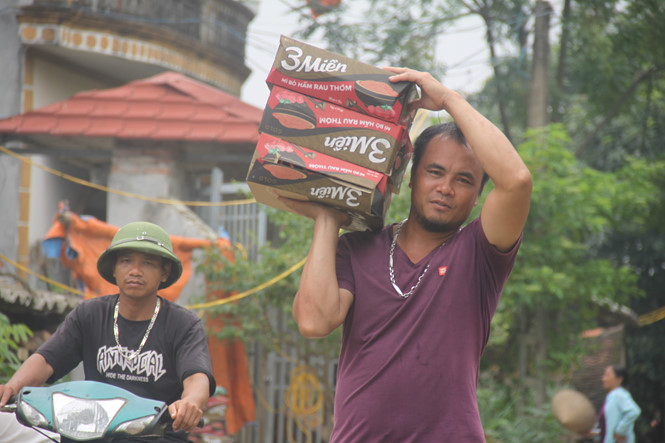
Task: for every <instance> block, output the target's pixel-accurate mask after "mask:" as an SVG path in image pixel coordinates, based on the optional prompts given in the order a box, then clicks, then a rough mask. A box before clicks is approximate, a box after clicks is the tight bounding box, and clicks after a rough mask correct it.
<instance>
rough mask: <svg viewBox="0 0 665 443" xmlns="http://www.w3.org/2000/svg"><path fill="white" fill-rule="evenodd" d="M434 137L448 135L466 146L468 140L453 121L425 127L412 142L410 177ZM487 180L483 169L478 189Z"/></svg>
mask: <svg viewBox="0 0 665 443" xmlns="http://www.w3.org/2000/svg"><path fill="white" fill-rule="evenodd" d="M435 137H441V138H446V137H449V138H451V139H453V140H454V141H455V142H457V143H459V144H460V145H464V146H467V145H468V142H467V141H466V137H465V136H464V133H463V132H462V130H461V129H460V128H459V126H457V123H455V121H451V122H446V123H439V124H438V125H433V126H430V127H429V128H427V129H425V130H424V131H423V132H421V133H420V135H419V136H418V137H417V138H416V141H415V143H414V144H413V157H412V159H411V177H412V178H413V176H414V175H415V173H416V169H418V165H419V164H420V160H421V159H422V158H423V154H424V153H425V148H427V145H429V143H430V142H431V141H432V139H434V138H435ZM487 180H489V176H488V175H487V173H485V171H483V179H482V181H481V183H480V191H481V192H482V190H483V188H484V187H485V183H487Z"/></svg>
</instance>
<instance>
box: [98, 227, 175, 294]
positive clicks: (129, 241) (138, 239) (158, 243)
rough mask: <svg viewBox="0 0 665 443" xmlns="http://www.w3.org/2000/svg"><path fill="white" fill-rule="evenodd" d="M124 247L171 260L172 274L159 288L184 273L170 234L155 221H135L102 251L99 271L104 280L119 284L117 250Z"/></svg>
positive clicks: (171, 282) (164, 286)
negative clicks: (116, 272) (116, 277)
mask: <svg viewBox="0 0 665 443" xmlns="http://www.w3.org/2000/svg"><path fill="white" fill-rule="evenodd" d="M122 249H131V250H132V251H139V252H144V253H146V254H155V255H159V256H160V257H163V258H165V259H167V260H171V262H172V263H173V266H171V275H169V277H168V278H167V279H166V281H165V282H162V283H161V284H160V285H159V289H164V288H168V287H169V286H171V285H172V284H173V283H175V282H176V281H177V280H178V279H179V278H180V275H181V274H182V263H181V262H180V259H179V258H178V256H177V255H175V254H174V253H173V246H172V245H171V239H170V238H169V235H168V234H167V233H166V231H164V229H162V228H161V227H159V226H157V225H156V224H154V223H148V222H133V223H128V224H126V225H125V226H123V227H122V228H120V230H118V232H117V233H116V234H115V236H114V237H113V240H112V241H111V246H109V247H108V248H107V249H106V251H104V252H102V254H101V255H100V256H99V259H98V260H97V271H98V272H99V275H101V276H102V277H104V280H106V281H108V282H110V283H112V284H114V285H115V284H117V283H116V281H115V277H114V276H113V268H114V266H115V256H116V252H118V251H120V250H122Z"/></svg>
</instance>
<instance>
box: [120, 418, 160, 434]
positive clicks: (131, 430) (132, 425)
mask: <svg viewBox="0 0 665 443" xmlns="http://www.w3.org/2000/svg"><path fill="white" fill-rule="evenodd" d="M154 419H155V415H148V416H147V417H141V418H137V419H135V420H129V421H126V422H124V423H120V424H119V425H118V426H117V427H116V428H115V432H124V433H126V434H129V435H136V434H138V433H139V432H143V431H144V430H145V429H147V428H148V426H150V424H151V423H152V421H153V420H154Z"/></svg>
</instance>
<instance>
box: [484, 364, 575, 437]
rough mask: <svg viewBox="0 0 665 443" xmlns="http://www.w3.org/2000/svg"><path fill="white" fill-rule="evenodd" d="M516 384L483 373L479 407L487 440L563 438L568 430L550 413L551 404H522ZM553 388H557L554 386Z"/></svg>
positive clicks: (487, 372)
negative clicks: (518, 398) (516, 394)
mask: <svg viewBox="0 0 665 443" xmlns="http://www.w3.org/2000/svg"><path fill="white" fill-rule="evenodd" d="M515 388H516V386H512V385H511V384H509V383H506V381H505V380H498V379H496V378H495V377H494V376H493V372H492V371H486V372H484V373H483V374H482V375H481V377H480V382H479V386H478V393H477V398H478V408H479V410H480V418H481V421H482V423H483V429H484V430H485V436H486V438H487V442H488V443H493V442H497V443H498V442H527V441H528V442H555V441H564V440H563V439H562V437H563V436H564V435H565V434H566V433H567V431H565V430H564V429H563V428H562V427H561V425H559V423H558V422H557V421H556V420H555V419H554V416H553V415H552V414H551V411H550V409H549V405H540V406H538V405H535V404H533V401H532V400H530V401H529V402H528V405H527V406H523V405H520V404H519V403H518V402H517V400H516V398H517V397H516V396H515V395H514V390H515ZM553 390H554V389H553Z"/></svg>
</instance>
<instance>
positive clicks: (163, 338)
mask: <svg viewBox="0 0 665 443" xmlns="http://www.w3.org/2000/svg"><path fill="white" fill-rule="evenodd" d="M97 270H98V271H99V274H100V275H101V276H102V277H103V278H104V279H105V280H107V281H109V282H111V283H113V284H115V285H117V286H118V289H119V292H118V293H117V294H113V295H106V296H102V297H97V298H93V299H90V300H86V301H84V302H82V303H81V304H79V305H78V306H77V307H76V308H75V309H74V310H73V311H72V312H71V313H70V314H69V315H67V317H66V318H65V321H64V322H63V323H62V324H61V325H60V326H59V327H58V329H57V331H56V332H55V333H54V334H53V336H52V337H51V338H50V339H49V340H48V341H47V342H46V343H44V344H43V345H42V346H41V347H40V348H39V349H37V351H36V352H35V354H33V355H32V356H30V357H29V358H28V359H27V360H26V361H25V362H24V363H23V365H21V367H20V368H19V369H18V370H17V371H16V373H15V374H14V375H13V376H12V378H11V379H10V380H9V381H8V382H7V384H5V385H0V407H1V406H4V405H5V404H6V403H7V402H8V400H9V399H10V397H12V396H15V395H17V394H18V393H19V391H20V389H21V388H23V387H25V386H40V385H42V384H44V383H53V382H55V381H57V380H58V379H60V378H61V377H63V376H65V375H67V374H68V373H69V372H70V371H71V370H72V369H74V368H75V367H76V366H77V365H78V364H79V363H80V362H82V363H83V369H84V373H85V379H86V380H93V381H97V382H102V383H107V384H111V385H114V386H118V387H121V388H124V389H126V390H128V391H130V392H132V393H134V394H136V395H138V396H141V397H145V398H149V399H154V400H159V401H163V402H165V403H166V404H168V405H169V406H168V411H169V413H170V415H171V417H172V418H173V424H172V426H171V429H168V430H167V432H166V433H165V436H164V437H163V438H162V439H161V440H160V441H173V442H183V441H188V440H187V433H188V432H190V431H192V430H193V429H194V428H195V427H196V426H197V425H198V423H199V421H200V420H201V417H202V415H203V408H204V407H205V405H206V403H207V401H208V398H209V396H210V395H212V393H213V392H214V390H215V387H216V386H215V385H216V384H215V379H214V377H213V375H212V369H211V363H210V355H209V352H208V346H207V341H206V334H205V330H204V328H203V325H202V323H201V320H200V319H199V318H198V317H197V316H196V315H195V314H194V313H192V312H190V311H188V310H187V309H185V308H184V307H182V306H180V305H178V304H175V303H172V302H170V301H168V300H166V299H163V298H162V297H160V296H159V295H158V290H159V289H163V288H166V287H169V286H170V285H172V284H173V283H175V282H176V281H177V280H178V279H179V278H180V275H181V274H182V263H181V262H180V259H179V258H178V257H177V256H176V255H175V253H174V252H173V247H172V245H171V241H170V239H169V236H168V234H167V233H166V232H165V231H164V230H163V229H162V228H161V227H159V226H157V225H155V224H153V223H148V222H134V223H129V224H127V225H125V226H123V227H122V228H121V229H120V230H119V231H118V232H117V234H116V235H115V236H114V237H113V241H112V243H111V246H109V248H108V249H107V250H106V251H104V252H103V253H102V254H101V255H100V257H99V259H98V261H97ZM132 441H141V440H140V439H138V440H132ZM145 441H154V440H145Z"/></svg>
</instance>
